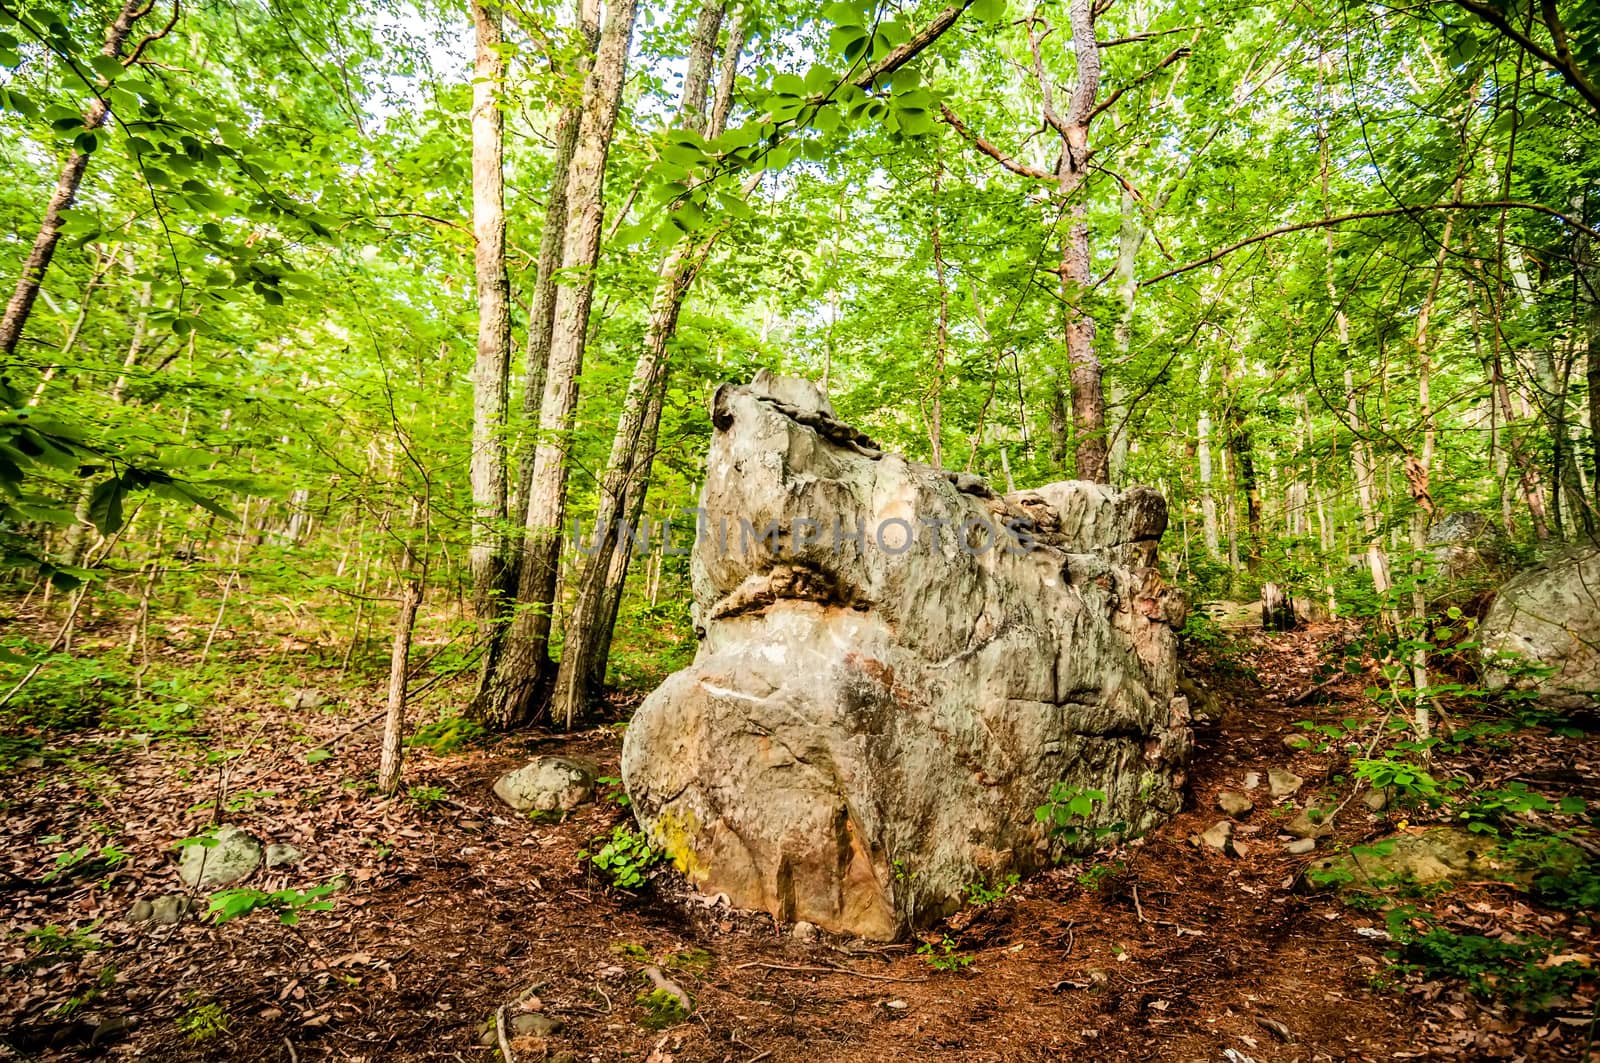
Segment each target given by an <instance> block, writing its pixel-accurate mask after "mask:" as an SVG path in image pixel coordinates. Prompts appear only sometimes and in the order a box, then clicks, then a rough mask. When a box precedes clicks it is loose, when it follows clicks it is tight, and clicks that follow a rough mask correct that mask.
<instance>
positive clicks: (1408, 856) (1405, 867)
mask: <svg viewBox="0 0 1600 1063" xmlns="http://www.w3.org/2000/svg"><path fill="white" fill-rule="evenodd" d="M1551 852H1555V850H1552V851H1551ZM1570 855H1571V858H1572V859H1573V860H1574V861H1578V860H1581V858H1582V855H1583V854H1581V853H1579V852H1577V851H1576V850H1573V851H1572V853H1571V854H1570ZM1552 858H1553V857H1552V856H1551V855H1550V853H1547V854H1546V855H1545V856H1544V859H1545V860H1550V859H1552ZM1557 859H1559V858H1557ZM1540 866H1542V865H1539V864H1530V863H1528V862H1527V861H1525V860H1519V859H1518V857H1517V855H1516V854H1514V853H1511V852H1508V851H1507V850H1505V849H1503V848H1501V847H1500V846H1499V845H1498V844H1497V842H1496V839H1495V838H1494V836H1492V835H1483V834H1475V833H1473V832H1472V831H1469V830H1464V829H1462V828H1460V827H1433V828H1430V829H1428V830H1419V831H1412V832H1404V833H1400V834H1392V835H1390V836H1389V837H1387V838H1383V839H1380V840H1378V841H1376V842H1369V843H1367V844H1365V845H1357V846H1352V847H1351V848H1350V850H1349V851H1348V852H1344V853H1340V854H1339V855H1337V856H1331V857H1328V858H1326V859H1324V860H1319V861H1317V862H1316V863H1314V864H1312V870H1313V871H1318V872H1322V873H1324V874H1327V873H1330V872H1331V873H1333V875H1334V876H1336V878H1337V880H1339V881H1340V882H1341V883H1342V884H1345V885H1349V886H1351V887H1354V888H1356V889H1383V888H1387V887H1390V886H1396V885H1401V884H1405V883H1414V884H1417V885H1424V886H1425V885H1429V884H1432V883H1435V882H1464V881H1468V880H1476V879H1495V880H1499V881H1502V882H1509V883H1513V884H1515V885H1520V886H1524V887H1525V886H1527V884H1528V882H1529V881H1530V880H1531V879H1532V878H1533V877H1534V874H1535V871H1536V870H1537V869H1538V868H1539V867H1540Z"/></svg>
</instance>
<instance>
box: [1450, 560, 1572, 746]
mask: <svg viewBox="0 0 1600 1063" xmlns="http://www.w3.org/2000/svg"><path fill="white" fill-rule="evenodd" d="M1478 642H1479V643H1480V644H1481V645H1482V647H1483V649H1482V653H1483V655H1484V658H1485V659H1486V660H1487V661H1489V662H1491V664H1493V665H1496V666H1495V667H1491V668H1490V670H1489V673H1488V676H1487V678H1488V685H1489V688H1490V689H1491V690H1502V689H1504V688H1506V687H1508V686H1509V687H1512V688H1513V689H1517V690H1531V691H1534V692H1535V693H1536V694H1537V696H1538V699H1539V703H1540V704H1542V705H1543V706H1545V707H1546V708H1549V709H1554V710H1556V711H1558V712H1566V713H1573V714H1575V715H1584V716H1588V717H1589V718H1591V719H1593V718H1594V717H1596V716H1600V543H1597V542H1587V543H1582V544H1579V545H1576V546H1570V547H1567V548H1566V549H1564V550H1559V551H1557V552H1556V553H1554V554H1552V555H1550V557H1548V558H1546V559H1545V561H1544V562H1543V563H1542V564H1540V565H1539V566H1537V567H1535V568H1531V569H1529V570H1528V571H1526V572H1522V573H1519V574H1518V575H1516V576H1513V577H1512V578H1511V579H1509V580H1507V581H1506V583H1505V586H1503V587H1501V588H1500V592H1499V593H1498V594H1497V595H1496V596H1495V599H1494V604H1493V605H1491V606H1490V607H1489V612H1488V614H1487V615H1485V616H1484V618H1483V623H1482V624H1480V625H1479V626H1478ZM1500 655H1511V656H1512V657H1513V658H1514V661H1513V662H1512V663H1506V662H1504V661H1501V660H1499V659H1498V658H1499V656H1500ZM1527 665H1539V666H1542V667H1544V668H1546V669H1551V670H1553V672H1552V674H1549V675H1546V676H1544V677H1542V678H1540V677H1536V676H1533V675H1531V674H1528V673H1527V672H1526V671H1525V670H1519V669H1520V668H1521V667H1522V666H1527Z"/></svg>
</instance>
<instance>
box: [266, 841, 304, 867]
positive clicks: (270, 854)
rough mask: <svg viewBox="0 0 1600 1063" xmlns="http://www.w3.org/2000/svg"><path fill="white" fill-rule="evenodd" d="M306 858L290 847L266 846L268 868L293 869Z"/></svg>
mask: <svg viewBox="0 0 1600 1063" xmlns="http://www.w3.org/2000/svg"><path fill="white" fill-rule="evenodd" d="M305 858H306V854H305V853H303V852H301V851H300V850H299V849H296V848H295V847H294V846H292V845H285V844H273V845H269V846H267V866H268V867H293V866H295V865H296V864H298V863H300V861H302V860H304V859H305Z"/></svg>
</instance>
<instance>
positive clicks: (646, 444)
mask: <svg viewBox="0 0 1600 1063" xmlns="http://www.w3.org/2000/svg"><path fill="white" fill-rule="evenodd" d="M723 14H724V4H723V0H706V2H705V3H704V4H703V5H702V7H701V9H700V14H699V18H698V20H697V22H696V28H695V36H694V40H693V42H692V44H691V46H690V52H689V61H688V67H687V70H686V72H685V74H684V83H683V95H682V98H681V100H680V101H679V107H678V121H679V122H680V123H681V124H682V126H683V127H684V128H686V129H693V130H694V131H696V132H700V133H708V134H709V137H716V136H718V135H720V134H721V132H722V130H721V128H720V127H719V126H715V125H712V126H710V127H709V128H708V127H707V125H706V93H707V92H708V90H709V84H710V74H711V69H712V61H713V59H714V58H715V55H716V45H717V34H718V32H719V30H720V28H721V25H722V18H723ZM742 47H743V28H742V20H736V21H735V24H734V25H733V26H732V27H730V32H729V35H728V45H727V50H728V51H730V52H732V53H734V55H735V62H737V53H738V52H739V50H740V49H741V48H742ZM726 69H727V67H726V64H725V65H724V70H725V71H726ZM732 82H733V79H732V77H731V76H729V77H725V78H723V79H722V81H721V83H719V86H718V94H717V104H716V106H714V107H713V113H721V114H723V115H726V113H727V105H726V104H725V103H724V102H723V98H722V92H723V87H724V85H726V87H727V89H728V91H730V92H731V90H732ZM748 191H749V188H748V187H747V188H746V192H748ZM717 235H718V234H717V232H716V231H715V230H712V231H711V232H707V233H701V234H699V235H698V236H695V235H693V234H690V235H686V236H684V237H683V238H682V239H681V240H680V241H679V243H678V245H677V246H676V247H675V248H673V250H672V251H671V252H670V253H669V254H668V255H667V257H666V259H665V260H664V261H663V262H662V264H661V266H660V269H659V270H658V272H657V279H656V290H655V295H654V297H653V298H652V299H651V306H650V315H649V319H648V321H647V323H646V326H645V336H644V344H643V347H642V349H641V351H640V354H639V360H638V361H637V362H636V363H635V364H634V372H633V377H632V379H631V380H630V381H629V384H628V393H627V396H626V398H625V399H624V401H623V404H622V413H621V414H620V416H619V417H618V420H617V431H616V434H615V436H613V437H612V445H611V455H610V458H609V460H608V461H607V462H606V473H605V477H604V479H603V481H602V483H601V488H600V498H599V505H598V507H597V510H596V513H595V536H594V540H593V542H594V543H595V549H594V551H593V553H592V554H591V555H590V556H589V558H588V559H587V560H586V562H585V564H584V566H583V570H582V572H581V574H580V576H579V579H578V589H577V593H576V595H575V598H574V602H573V607H572V613H571V615H570V616H569V617H568V619H567V624H566V628H565V639H564V643H563V647H562V655H561V664H560V667H559V669H558V670H557V673H556V680H555V688H554V692H553V695H552V699H551V710H550V711H551V716H552V718H557V717H559V718H560V719H561V720H562V721H563V723H564V724H565V725H566V726H567V727H569V728H570V727H571V726H572V723H573V721H574V720H576V719H577V718H578V716H579V715H581V713H582V711H583V706H584V702H585V701H586V700H587V698H588V696H589V694H590V692H591V691H592V690H593V689H595V687H596V686H597V685H599V684H600V683H603V682H604V679H605V659H606V655H607V653H608V652H609V650H610V645H611V630H612V626H613V625H614V624H615V622H616V615H617V609H618V607H619V605H620V601H621V594H622V586H623V583H624V582H625V581H626V578H627V569H628V561H629V557H628V551H629V549H630V546H631V543H630V541H629V539H628V538H627V537H624V536H623V535H622V530H623V528H624V527H626V528H630V529H637V528H638V526H639V518H640V516H641V514H642V513H643V510H644V500H645V493H646V489H647V487H648V481H649V476H650V467H651V464H652V462H653V461H654V456H655V455H654V451H655V443H656V433H657V429H658V428H659V425H660V420H661V410H662V406H663V402H664V398H665V391H666V382H667V373H668V355H669V349H668V348H669V344H670V342H671V340H672V336H673V334H674V333H675V332H676V330H677V325H678V314H679V312H680V310H681V309H682V307H683V300H684V298H685V297H686V296H687V295H688V292H689V288H690V286H691V285H692V284H693V283H694V278H695V276H696V275H697V274H698V273H699V270H700V267H701V265H703V264H704V262H705V259H706V256H707V255H708V254H709V253H710V250H711V246H712V244H713V243H714V242H715V240H716V237H717Z"/></svg>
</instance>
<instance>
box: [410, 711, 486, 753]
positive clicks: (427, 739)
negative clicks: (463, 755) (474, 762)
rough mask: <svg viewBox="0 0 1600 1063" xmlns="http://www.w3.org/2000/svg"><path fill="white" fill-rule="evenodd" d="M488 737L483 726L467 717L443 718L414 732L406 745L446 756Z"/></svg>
mask: <svg viewBox="0 0 1600 1063" xmlns="http://www.w3.org/2000/svg"><path fill="white" fill-rule="evenodd" d="M487 735H488V732H487V731H485V730H484V728H483V725H482V724H481V723H478V722H477V721H476V720H472V719H468V718H467V717H465V716H441V717H440V718H439V719H437V720H433V721H431V722H429V723H425V724H423V725H422V726H421V727H418V728H417V729H416V730H415V731H413V732H412V733H411V737H409V738H407V739H406V745H408V746H411V747H413V748H416V749H426V750H429V751H430V752H433V753H436V754H438V755H439V756H446V755H448V754H450V753H458V752H460V751H461V750H463V749H467V748H469V747H470V746H473V745H476V744H477V743H479V742H481V741H483V739H484V738H485V737H486V736H487Z"/></svg>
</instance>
